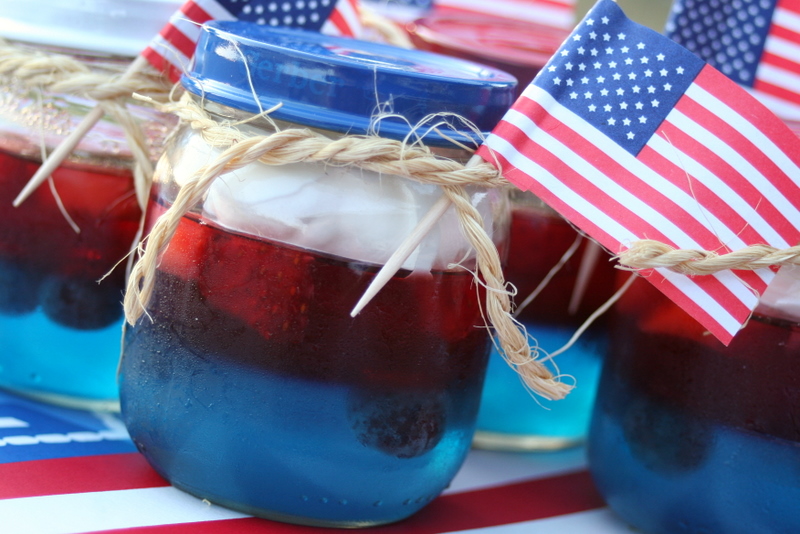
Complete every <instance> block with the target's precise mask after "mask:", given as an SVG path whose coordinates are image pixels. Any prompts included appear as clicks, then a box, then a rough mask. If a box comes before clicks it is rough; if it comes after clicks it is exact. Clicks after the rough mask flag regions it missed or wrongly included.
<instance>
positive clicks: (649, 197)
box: [512, 98, 719, 246]
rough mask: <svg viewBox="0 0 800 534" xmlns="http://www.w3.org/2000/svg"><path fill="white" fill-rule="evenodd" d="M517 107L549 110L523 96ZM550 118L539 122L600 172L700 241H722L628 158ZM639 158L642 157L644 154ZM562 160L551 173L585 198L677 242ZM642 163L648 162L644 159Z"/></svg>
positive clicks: (651, 233)
mask: <svg viewBox="0 0 800 534" xmlns="http://www.w3.org/2000/svg"><path fill="white" fill-rule="evenodd" d="M515 107H516V109H518V110H519V111H521V112H522V113H524V114H525V115H528V116H531V115H532V114H533V115H540V114H542V113H546V111H544V109H543V108H542V107H541V106H540V105H539V104H538V103H536V102H534V101H533V100H531V99H528V98H523V99H521V100H520V101H519V102H517V104H516V105H515ZM549 120H550V121H552V122H551V123H550V124H551V125H550V126H542V125H544V124H546V123H545V122H544V121H542V122H541V123H539V124H540V126H542V127H545V128H546V129H549V130H550V131H549V133H550V135H551V136H553V137H554V138H556V139H558V140H559V141H561V142H562V143H564V144H565V145H566V146H567V147H568V148H570V149H571V150H572V151H573V152H574V153H575V154H580V155H581V156H582V157H583V158H584V159H585V160H587V161H589V162H591V164H592V165H593V166H594V167H595V168H596V169H597V170H598V171H599V172H601V173H602V174H604V175H605V176H607V177H608V178H609V179H611V180H613V181H614V182H616V183H617V184H619V185H620V187H622V188H623V189H625V190H626V191H628V192H629V193H631V194H632V195H633V196H635V197H637V198H638V199H639V200H641V201H642V202H643V203H645V204H647V205H648V206H649V207H650V208H651V209H652V210H653V211H656V212H658V213H660V214H661V215H663V216H664V217H665V218H666V219H669V220H671V221H673V222H674V223H675V225H676V226H678V227H679V228H680V229H681V230H683V232H684V233H686V234H687V235H691V236H700V238H698V239H696V240H697V241H698V243H700V244H702V243H703V242H706V243H709V242H714V243H716V244H718V243H719V238H718V237H717V236H716V234H714V233H713V231H711V230H709V229H708V228H706V227H705V226H704V225H703V224H702V223H701V222H700V221H698V220H697V219H695V218H694V217H693V216H691V214H689V213H687V212H686V210H685V209H684V208H683V207H681V206H680V205H679V204H677V203H676V202H674V201H673V200H672V199H671V198H669V197H668V196H667V195H666V194H664V193H663V192H661V191H659V190H658V189H656V188H654V187H652V186H650V185H648V184H646V183H645V182H644V181H643V180H642V179H641V177H639V176H637V175H636V174H635V173H634V172H631V170H630V169H629V168H628V167H627V166H626V165H625V162H622V161H617V160H616V159H614V158H612V157H610V156H609V155H608V154H606V153H605V152H604V151H603V150H602V149H600V148H598V147H597V146H595V145H594V144H593V143H592V142H590V141H589V140H587V138H586V136H584V135H581V133H579V132H575V131H574V130H572V129H571V128H569V127H568V126H567V125H565V124H562V123H561V122H559V121H557V120H556V119H555V118H552V117H550V119H549ZM522 135H524V134H522ZM520 139H521V138H520ZM512 144H515V145H516V146H520V145H521V144H522V143H520V141H512ZM536 150H537V151H538V150H541V149H539V148H536ZM523 152H528V151H523ZM537 154H538V152H537V153H534V152H533V151H530V152H528V154H527V155H528V157H529V159H536V160H538V161H540V162H541V156H537ZM631 157H632V156H631ZM639 159H640V160H641V158H639ZM559 163H560V165H561V166H562V167H564V169H563V170H562V169H555V168H553V169H554V170H551V172H552V174H553V175H554V176H557V177H558V178H559V180H560V181H562V182H563V183H565V184H566V185H567V186H568V187H569V188H570V189H572V190H573V191H581V192H582V196H583V197H584V198H586V199H591V201H592V203H593V204H595V205H597V206H603V208H602V209H603V211H604V212H605V213H606V214H607V215H609V217H611V218H613V219H615V220H617V221H618V222H620V223H621V224H622V225H623V226H625V227H626V228H629V229H630V228H641V233H640V234H639V235H646V236H647V237H648V238H650V239H657V240H659V241H661V242H663V243H667V244H669V245H672V246H677V243H676V242H675V241H674V240H673V239H670V238H668V237H667V236H666V235H665V234H664V233H662V232H661V230H659V229H658V228H657V227H656V226H653V225H652V224H651V223H650V222H649V221H646V220H644V219H643V218H642V214H639V213H636V212H635V211H634V209H633V208H632V207H631V206H627V205H625V203H623V202H622V201H620V200H618V199H616V198H614V197H613V196H612V194H610V193H609V192H607V191H604V190H601V189H599V188H596V187H595V186H592V187H593V188H594V189H593V190H591V191H590V190H588V189H584V187H586V184H589V183H591V182H590V181H589V180H588V179H587V177H584V176H581V175H580V174H577V173H576V172H575V171H573V170H571V169H570V168H569V167H568V166H567V165H566V164H565V163H563V162H561V161H560V159H559ZM643 163H645V162H644V161H643ZM650 167H651V169H653V171H654V173H657V174H659V175H660V174H661V169H659V168H658V167H657V166H652V165H651V166H650Z"/></svg>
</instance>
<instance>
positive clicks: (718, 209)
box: [639, 122, 771, 292]
mask: <svg viewBox="0 0 800 534" xmlns="http://www.w3.org/2000/svg"><path fill="white" fill-rule="evenodd" d="M660 135H664V136H667V137H668V138H669V141H670V142H671V144H672V145H673V146H675V148H676V149H680V148H681V147H682V146H685V145H686V144H687V143H683V142H682V141H688V144H689V145H691V144H694V143H695V141H694V139H692V138H691V137H690V136H689V135H688V134H686V133H684V132H682V131H680V130H679V129H678V128H676V127H675V126H674V125H672V124H669V123H667V122H665V123H663V124H662V126H661V132H660ZM703 148H704V149H705V147H703ZM708 156H709V159H713V157H715V155H713V154H708ZM696 159H699V158H696ZM717 159H719V158H717ZM639 160H641V161H642V162H643V163H645V164H647V165H648V166H649V167H651V168H653V169H659V173H660V174H661V175H662V176H664V177H665V178H667V179H669V180H670V181H671V182H672V183H674V184H675V185H676V186H677V187H680V188H681V189H683V190H684V191H686V193H687V194H689V195H691V196H693V197H694V198H695V199H696V200H697V202H698V204H700V205H702V206H703V207H704V208H705V209H706V210H707V211H709V212H710V213H712V214H713V215H714V216H715V217H716V218H717V219H719V220H720V222H722V223H723V224H724V225H725V226H726V227H727V228H728V229H729V230H730V231H731V232H732V233H733V234H736V235H737V237H739V238H740V239H742V240H743V241H744V243H745V244H741V245H739V246H737V247H735V248H737V249H738V248H742V247H744V246H746V244H756V243H765V242H766V240H765V239H764V238H763V237H762V236H761V235H759V234H758V232H756V231H755V229H754V228H753V227H752V226H751V225H749V224H747V221H746V220H745V219H744V218H742V217H741V216H740V215H739V214H738V213H737V212H736V210H734V209H733V208H731V206H730V205H728V204H727V203H725V202H722V201H721V199H720V198H719V197H718V196H717V195H716V194H715V193H714V192H713V191H712V190H710V189H709V188H707V187H706V186H705V185H704V184H702V183H701V182H699V181H697V180H696V179H694V177H692V176H689V175H687V172H686V171H685V170H683V169H681V168H680V167H677V166H675V165H673V164H672V162H669V161H666V160H665V159H664V157H663V156H662V155H661V154H659V153H657V152H656V151H654V150H652V149H651V148H649V147H645V148H644V150H642V152H641V153H640V154H639ZM720 162H721V163H724V162H722V160H720ZM703 163H704V165H706V166H707V167H710V166H711V163H712V162H710V161H706V162H703ZM731 172H735V171H734V170H733V169H731ZM722 176H725V175H724V174H723V175H722ZM765 204H767V205H770V206H771V204H769V203H765ZM717 230H718V231H721V229H720V228H717ZM693 237H695V239H696V240H697V241H698V243H699V245H700V247H701V248H703V249H705V250H711V251H714V252H717V253H718V254H725V253H727V252H731V251H732V249H731V248H730V245H731V244H730V243H727V242H725V241H724V239H721V238H720V237H719V236H718V235H716V234H714V233H711V232H709V233H707V234H706V235H705V238H704V237H703V236H701V235H698V234H697V233H695V234H694V235H693ZM737 276H739V278H741V279H742V280H743V281H744V282H745V283H746V284H748V285H749V286H750V287H751V288H752V289H753V290H755V291H758V292H763V291H764V290H765V289H766V283H765V282H764V280H763V279H762V278H761V277H760V276H759V275H758V274H756V273H755V272H753V271H737Z"/></svg>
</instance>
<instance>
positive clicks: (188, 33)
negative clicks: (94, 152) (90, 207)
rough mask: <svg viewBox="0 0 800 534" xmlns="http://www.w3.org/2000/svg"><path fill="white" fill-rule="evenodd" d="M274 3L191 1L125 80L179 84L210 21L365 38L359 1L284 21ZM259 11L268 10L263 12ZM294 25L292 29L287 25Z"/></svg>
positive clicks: (60, 157)
mask: <svg viewBox="0 0 800 534" xmlns="http://www.w3.org/2000/svg"><path fill="white" fill-rule="evenodd" d="M270 1H271V0H252V1H250V2H237V0H187V1H186V2H185V3H184V4H183V5H182V6H181V7H180V9H178V10H177V11H176V12H175V13H174V14H173V15H172V17H170V19H169V21H168V22H167V24H166V25H165V26H164V27H163V28H162V29H161V31H160V32H159V34H158V35H156V36H155V37H154V38H153V40H152V41H151V43H150V45H148V46H147V48H145V49H144V50H143V51H142V53H141V54H140V55H139V56H137V58H136V59H135V60H134V61H133V62H132V63H131V65H130V66H129V67H128V69H127V70H126V71H125V72H124V73H123V74H122V79H123V80H125V79H128V78H131V77H132V76H134V75H135V74H137V73H139V72H140V71H141V70H143V69H144V68H145V67H146V65H147V64H148V63H150V64H152V65H153V67H155V68H156V69H158V70H159V71H160V72H165V73H166V74H167V76H168V78H169V79H170V80H171V81H172V82H173V83H177V82H178V80H179V79H180V75H181V72H182V69H183V67H184V66H185V65H187V64H188V62H189V60H190V59H191V58H192V56H193V55H194V47H195V45H196V43H197V37H198V35H199V32H197V31H193V30H195V29H196V27H197V26H199V25H201V24H204V23H206V22H208V21H211V20H242V21H249V22H257V23H258V24H266V23H269V24H278V25H283V26H286V25H288V26H293V27H299V28H304V29H308V30H315V31H321V32H322V33H325V34H328V35H339V36H347V37H355V36H357V35H359V34H360V33H361V23H360V20H359V16H358V5H357V0H337V1H336V2H330V3H327V2H326V3H325V5H323V3H322V2H315V3H314V4H313V7H312V5H311V3H310V2H309V3H300V2H297V3H290V4H287V5H288V6H289V10H288V11H287V10H286V9H283V8H282V11H281V18H280V19H277V18H275V21H274V22H273V20H270V19H269V17H263V16H262V15H261V13H263V12H264V11H266V8H268V7H269V6H268V4H269V3H270ZM259 6H261V7H264V8H265V9H263V10H262V9H259ZM286 22H289V24H286ZM104 114H105V111H104V110H103V108H102V106H100V105H98V106H96V107H94V108H93V109H92V110H91V111H90V112H89V114H88V115H86V117H84V119H83V121H82V122H81V123H80V124H79V125H78V127H77V129H75V130H74V131H73V132H72V133H71V134H70V135H69V136H68V137H67V138H66V139H64V141H63V142H62V143H61V144H60V145H58V146H57V147H56V149H55V150H54V151H53V153H52V154H50V156H49V157H48V158H47V159H46V160H45V161H43V162H42V165H41V167H39V170H37V171H36V173H35V174H34V175H33V177H32V178H31V179H30V180H29V181H28V183H27V184H26V185H25V187H24V188H23V190H22V191H21V192H20V194H19V195H17V198H15V199H14V202H13V204H14V206H15V207H16V206H19V205H20V204H22V202H24V201H25V199H26V198H28V196H30V194H31V193H32V192H33V191H35V190H36V188H37V187H39V186H40V185H41V184H42V183H43V182H44V181H45V180H47V178H48V177H49V176H50V175H51V174H52V173H53V171H55V170H56V169H57V168H58V166H59V165H61V162H62V161H64V160H65V159H66V158H67V156H69V154H70V153H71V152H72V151H73V150H74V149H75V147H76V146H78V143H80V141H81V139H83V137H84V136H85V135H86V134H87V133H88V132H89V130H91V129H92V127H93V126H94V125H95V124H97V122H98V121H99V120H100V119H102V118H103V115H104Z"/></svg>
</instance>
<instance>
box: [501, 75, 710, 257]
mask: <svg viewBox="0 0 800 534" xmlns="http://www.w3.org/2000/svg"><path fill="white" fill-rule="evenodd" d="M524 94H525V95H526V96H528V97H529V98H531V99H532V100H535V101H536V102H538V103H539V104H540V105H541V106H543V107H544V108H545V109H546V110H547V112H548V113H550V114H551V115H552V116H553V117H555V118H556V119H557V120H559V121H560V122H562V123H563V124H565V125H566V126H568V127H569V128H570V129H571V130H572V131H576V132H581V131H586V130H587V128H593V126H591V125H590V124H588V123H587V122H586V121H584V120H583V119H582V118H581V117H579V116H578V115H575V114H574V113H572V112H571V111H569V110H568V109H567V108H565V107H563V106H561V105H560V104H558V102H556V100H555V99H554V98H553V97H552V96H551V95H550V94H549V93H547V91H544V90H543V89H541V88H539V87H537V86H535V85H531V86H530V87H529V88H528V89H527V90H526V91H525V93H524ZM512 111H513V112H514V113H516V115H512V114H511V113H509V116H514V117H518V116H521V117H524V119H519V120H525V121H527V122H521V123H517V122H516V121H509V122H512V123H513V124H515V125H516V126H518V127H520V128H521V129H523V130H524V131H526V132H528V133H529V134H530V135H529V136H530V137H532V138H535V139H536V140H537V141H538V142H540V143H541V142H542V140H543V138H544V136H545V132H543V131H542V130H541V129H539V128H538V127H537V126H536V125H535V124H534V123H533V122H532V121H530V119H528V118H527V117H525V115H523V114H521V113H519V112H516V111H515V110H512ZM520 124H525V127H522V126H520ZM547 139H552V138H551V137H550V136H549V135H548V136H547ZM553 142H555V143H558V142H557V141H556V140H555V139H553ZM592 143H593V144H594V145H595V146H597V147H598V148H599V149H600V150H601V151H603V152H604V153H605V154H606V155H608V157H609V158H611V159H613V160H614V161H616V162H618V163H620V164H621V165H622V166H623V167H625V168H626V169H627V170H628V171H629V172H631V173H632V174H634V175H635V176H636V177H637V178H638V179H640V180H641V181H642V182H644V183H646V184H647V185H649V186H650V187H652V188H653V189H655V190H656V191H659V192H661V193H662V194H663V195H664V196H666V197H668V198H669V199H670V200H673V201H674V202H676V203H677V204H679V205H680V206H681V207H683V208H684V209H686V210H687V212H688V213H689V214H691V215H692V217H693V218H694V219H695V220H696V221H697V222H698V223H700V224H702V225H703V226H705V227H706V228H708V229H709V230H710V231H713V230H714V227H713V226H712V225H709V221H708V219H707V214H706V213H705V212H704V211H702V210H700V209H699V208H698V206H697V201H696V200H695V199H693V198H692V197H691V196H689V195H688V194H687V193H685V192H684V191H683V190H681V189H680V188H679V187H677V186H675V185H674V184H672V183H671V182H670V181H669V180H667V179H665V178H664V177H663V176H661V175H660V174H659V173H657V172H655V171H653V170H652V169H651V168H650V167H648V166H647V165H645V164H644V163H642V162H641V161H639V160H638V159H636V158H635V157H634V156H633V155H632V154H631V153H630V152H628V151H627V150H625V149H623V148H621V147H620V146H619V145H617V143H615V142H614V141H612V140H611V139H610V138H608V137H606V136H605V135H598V136H593V138H592ZM551 147H552V148H549V149H550V151H551V152H554V153H557V154H563V153H564V151H567V150H569V149H568V148H566V147H564V146H563V145H561V144H560V143H559V144H558V145H551ZM562 159H563V160H564V163H565V164H566V165H569V166H570V167H571V168H573V169H574V170H575V171H576V172H578V173H579V174H581V175H582V176H583V177H584V178H586V179H587V180H590V181H591V182H592V183H594V184H595V185H597V186H598V187H600V188H601V189H602V190H603V191H605V192H606V193H607V194H608V195H610V196H612V197H614V198H615V199H616V200H617V201H618V202H619V203H621V204H623V205H624V206H626V207H627V208H628V209H629V210H630V211H632V212H633V213H635V214H636V215H637V216H639V217H640V218H642V219H643V220H646V221H648V222H649V223H650V224H651V225H652V226H654V227H656V228H658V229H659V231H661V232H662V233H663V234H664V235H666V236H667V237H668V238H669V239H670V240H671V241H672V242H673V243H675V244H676V245H677V246H679V247H683V248H698V247H700V244H699V243H697V242H696V241H695V240H694V239H692V238H691V237H690V236H689V235H687V234H686V232H685V231H683V229H681V228H680V227H678V226H677V225H676V224H675V223H673V222H672V221H670V220H669V219H667V218H666V217H665V216H664V215H662V214H661V213H659V212H658V211H656V210H654V209H653V208H652V207H651V206H650V205H649V204H648V203H646V202H645V201H643V200H641V199H639V198H638V197H636V196H635V195H633V193H631V192H630V191H628V190H626V189H625V188H624V187H622V186H621V185H619V184H617V183H616V182H615V181H614V180H613V179H611V178H609V177H607V176H605V175H604V174H602V171H600V170H599V169H595V167H594V166H593V165H592V164H591V163H588V162H586V160H585V159H584V158H583V157H582V156H581V155H580V154H576V153H575V152H571V151H570V153H569V154H568V156H567V157H563V158H562ZM578 162H581V163H580V165H581V166H580V167H578V166H577V164H578ZM534 176H535V175H534ZM596 177H597V178H599V180H598V179H596ZM600 177H602V178H600ZM714 221H715V222H716V223H717V224H719V225H722V222H721V221H718V220H717V219H714ZM627 237H628V239H631V238H632V239H634V240H635V239H639V236H633V235H632V234H630V235H629V236H627ZM615 239H617V240H618V241H620V242H623V243H625V242H626V240H623V239H618V238H617V237H615ZM628 242H629V241H628Z"/></svg>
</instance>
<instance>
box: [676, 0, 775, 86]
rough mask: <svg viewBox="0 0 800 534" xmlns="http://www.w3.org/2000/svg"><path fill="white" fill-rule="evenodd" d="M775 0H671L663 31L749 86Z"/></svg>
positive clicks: (723, 71)
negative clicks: (673, 0)
mask: <svg viewBox="0 0 800 534" xmlns="http://www.w3.org/2000/svg"><path fill="white" fill-rule="evenodd" d="M776 3H777V2H776V0H734V1H729V0H675V3H674V4H673V7H672V12H671V13H670V16H669V19H668V21H667V25H666V35H667V36H668V37H669V38H670V39H672V40H673V41H675V42H676V43H680V44H681V45H683V46H684V47H686V48H687V49H688V50H691V51H692V52H694V53H695V54H697V55H698V56H700V57H701V58H703V59H704V60H705V61H706V62H708V64H709V65H711V66H713V67H715V68H716V69H717V70H719V71H721V72H722V73H723V74H725V75H726V76H728V77H729V78H731V79H732V80H733V81H735V82H737V83H739V84H741V85H745V86H747V87H752V86H753V83H754V81H755V79H756V69H757V68H758V65H759V62H760V61H761V55H762V54H763V52H764V42H765V41H766V38H767V34H768V33H769V28H770V24H771V20H772V16H773V13H774V11H775V4H776Z"/></svg>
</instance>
